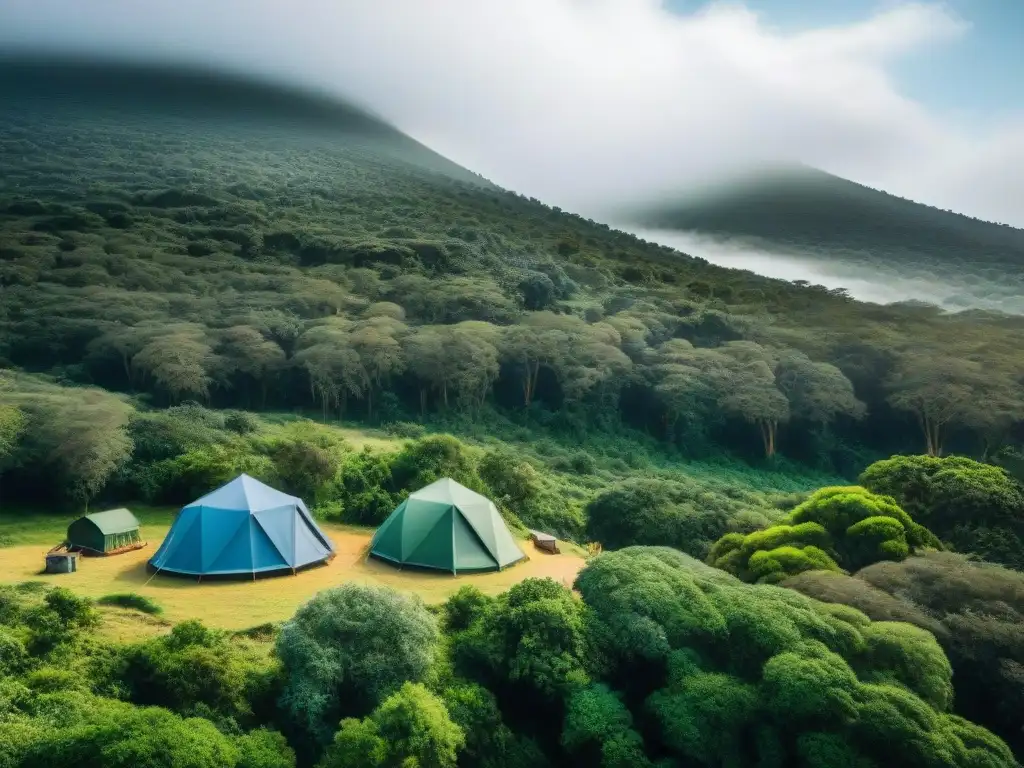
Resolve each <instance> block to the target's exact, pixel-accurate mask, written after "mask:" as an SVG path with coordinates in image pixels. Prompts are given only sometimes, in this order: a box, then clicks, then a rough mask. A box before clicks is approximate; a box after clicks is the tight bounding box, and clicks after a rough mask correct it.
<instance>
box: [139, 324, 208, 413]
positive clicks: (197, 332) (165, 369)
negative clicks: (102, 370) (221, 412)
mask: <svg viewBox="0 0 1024 768" xmlns="http://www.w3.org/2000/svg"><path fill="white" fill-rule="evenodd" d="M132 365H133V368H136V369H138V370H139V371H141V372H142V373H143V375H145V376H148V377H149V378H151V379H152V380H153V382H154V383H155V384H156V385H157V386H158V387H159V388H161V389H163V390H164V391H165V392H166V393H167V395H168V396H169V397H170V400H171V402H172V403H175V402H179V401H181V400H182V399H184V398H188V397H196V398H204V399H205V398H206V397H207V396H208V395H209V389H210V384H211V383H212V381H213V374H214V372H215V368H216V365H217V358H216V356H215V355H214V352H213V346H212V343H211V342H210V340H209V338H208V337H207V335H206V329H205V328H203V327H202V326H199V325H195V324H191V323H184V324H181V325H178V326H175V327H172V328H169V329H167V330H166V331H165V333H164V334H162V335H160V336H157V337H155V338H153V339H151V340H150V341H148V342H147V343H146V345H145V346H144V347H143V348H142V349H141V350H140V351H139V353H138V354H137V355H135V357H134V358H133V362H132Z"/></svg>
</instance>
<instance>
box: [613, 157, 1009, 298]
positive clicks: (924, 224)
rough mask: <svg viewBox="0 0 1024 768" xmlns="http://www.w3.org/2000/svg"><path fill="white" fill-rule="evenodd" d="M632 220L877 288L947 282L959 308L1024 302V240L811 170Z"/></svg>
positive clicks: (730, 188)
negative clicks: (831, 271)
mask: <svg viewBox="0 0 1024 768" xmlns="http://www.w3.org/2000/svg"><path fill="white" fill-rule="evenodd" d="M626 218H627V219H628V220H629V222H630V223H632V224H634V225H637V226H643V227H649V228H654V229H659V230H674V231H687V232H698V233H702V234H706V235H713V236H717V237H726V238H732V239H739V240H743V241H746V242H750V243H757V244H760V245H762V246H763V247H764V248H765V249H766V250H770V251H776V252H778V251H781V252H785V253H791V254H796V255H801V256H805V257H806V256H810V257H812V258H814V259H816V260H820V261H822V262H824V263H828V264H830V265H831V266H833V267H845V268H846V269H847V270H851V269H853V270H857V271H858V272H859V273H860V274H861V275H874V277H875V279H889V278H890V277H893V276H898V277H900V278H910V279H923V280H931V281H940V282H943V283H945V284H946V285H948V286H950V288H951V289H952V290H951V292H950V295H949V296H948V297H946V299H947V300H946V301H944V302H943V303H945V304H947V305H952V306H956V305H957V304H959V305H960V306H963V307H966V306H979V304H978V303H976V302H975V301H973V300H972V299H975V298H976V299H979V300H982V299H986V298H991V297H992V296H993V293H992V292H993V291H994V292H995V294H994V295H995V296H996V297H997V298H998V297H1004V298H1005V299H1007V300H1008V301H1010V302H1012V300H1013V298H1014V297H1018V298H1019V297H1020V296H1021V294H1022V292H1024V291H1022V290H1021V289H1022V288H1024V230H1020V229H1015V228H1013V227H1010V226H1006V225H1002V224H994V223H990V222H985V221H980V220H978V219H973V218H970V217H968V216H963V215H960V214H957V213H953V212H951V211H944V210H941V209H939V208H933V207H930V206H927V205H922V204H920V203H915V202H913V201H911V200H906V199H903V198H900V197H897V196H895V195H890V194H888V193H886V192H881V191H878V190H874V189H870V188H868V187H865V186H862V185H860V184H856V183H854V182H852V181H847V180H846V179H842V178H839V177H837V176H832V175H830V174H828V173H824V172H822V171H819V170H815V169H812V168H807V167H797V168H788V169H783V170H775V171H773V172H770V173H764V174H762V175H758V176H756V177H750V178H748V179H745V180H741V181H736V182H734V183H731V184H727V185H722V186H720V187H717V188H715V189H712V190H707V191H705V192H703V193H702V194H700V195H699V196H698V195H696V194H691V195H689V196H687V197H680V198H677V199H675V200H670V201H664V202H660V203H653V204H649V205H646V206H642V207H639V208H638V209H634V210H631V211H630V212H629V213H628V214H627V216H626ZM957 292H962V293H963V294H965V295H961V296H957V295H956V293H957ZM984 305H985V304H980V306H984ZM1003 308H1007V307H1003ZM1010 309H1011V311H1013V308H1010ZM1019 310H1020V311H1024V305H1022V306H1021V307H1020V308H1019Z"/></svg>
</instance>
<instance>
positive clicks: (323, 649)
mask: <svg viewBox="0 0 1024 768" xmlns="http://www.w3.org/2000/svg"><path fill="white" fill-rule="evenodd" d="M437 640H438V628H437V622H436V621H435V619H434V617H433V616H432V615H431V614H430V613H429V612H428V611H427V609H426V608H425V607H424V606H423V604H422V603H421V602H420V601H419V600H418V599H416V598H413V597H409V596H406V595H403V594H400V593H398V592H395V591H394V590H391V589H387V588H384V587H371V586H363V585H357V584H345V585H343V586H341V587H336V588H333V589H328V590H324V591H323V592H320V593H318V594H317V595H316V597H314V598H313V599H312V600H310V601H309V602H308V603H306V604H305V605H303V606H302V607H301V608H300V609H299V610H298V612H296V614H295V616H294V617H293V618H292V620H291V621H290V622H288V623H287V624H286V625H285V626H284V628H283V629H282V630H281V634H280V635H279V636H278V640H277V654H278V656H279V658H280V659H281V663H282V666H283V669H284V673H285V685H284V691H283V693H282V696H281V706H282V708H283V709H284V711H285V712H286V713H287V715H288V717H289V719H290V720H291V721H292V722H294V723H295V724H297V725H298V726H299V727H300V728H301V729H302V730H303V731H304V732H305V733H306V734H308V735H309V736H311V737H313V738H314V739H316V740H317V741H319V743H321V744H324V745H326V744H328V743H330V741H331V738H332V736H333V733H334V729H335V726H336V724H337V723H338V721H339V719H340V718H341V717H342V716H343V715H356V716H358V715H363V714H366V713H368V712H369V711H370V710H372V709H373V708H374V707H376V706H377V705H379V704H380V703H381V702H383V701H384V699H385V698H387V697H388V696H389V695H390V694H391V693H393V692H394V691H396V690H398V688H399V687H400V686H401V685H402V683H404V682H406V681H410V682H416V681H418V680H421V679H422V678H423V676H424V675H425V674H426V672H427V670H428V668H429V667H430V665H431V663H432V661H433V659H434V654H435V651H436V645H437Z"/></svg>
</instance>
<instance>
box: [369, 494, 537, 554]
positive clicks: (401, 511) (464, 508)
mask: <svg viewBox="0 0 1024 768" xmlns="http://www.w3.org/2000/svg"><path fill="white" fill-rule="evenodd" d="M370 555H371V556H373V557H378V558H380V559H382V560H387V561H389V562H392V563H395V564H398V565H403V566H404V565H408V566H416V567H419V568H432V569H437V570H440V571H450V572H451V573H455V574H457V573H459V572H462V571H500V570H501V569H502V568H505V567H506V566H509V565H512V564H513V563H516V562H518V561H520V560H522V559H523V558H525V557H526V555H525V554H523V551H522V550H521V549H520V548H519V545H518V544H516V540H515V539H514V538H513V537H512V534H511V533H510V532H509V530H508V526H507V525H505V521H504V520H502V519H501V514H500V513H499V512H498V509H497V508H496V507H495V506H494V503H493V502H492V501H491V500H490V499H488V498H486V497H484V496H481V495H480V494H479V493H475V492H474V491H471V490H469V488H466V487H465V486H463V485H459V484H458V483H457V482H455V481H454V480H451V479H448V478H445V479H443V480H438V481H437V482H436V483H431V484H430V485H428V486H427V487H426V488H422V489H421V490H419V491H416V492H415V493H413V494H412V495H410V496H409V498H408V499H406V500H405V501H403V502H402V503H401V504H399V505H398V508H397V509H395V511H394V512H392V513H391V514H390V515H389V516H388V519H387V520H385V521H384V523H383V524H382V525H381V526H380V528H378V529H377V532H376V533H375V534H374V536H373V541H372V542H371V543H370Z"/></svg>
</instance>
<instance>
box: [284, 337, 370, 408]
mask: <svg viewBox="0 0 1024 768" xmlns="http://www.w3.org/2000/svg"><path fill="white" fill-rule="evenodd" d="M350 330H351V324H350V323H349V322H348V321H347V320H345V319H343V318H330V319H328V320H327V321H325V322H323V323H321V324H319V325H315V326H313V327H311V328H309V329H308V330H307V331H306V332H305V333H303V334H302V336H301V337H300V338H299V342H298V344H299V351H298V352H297V353H296V355H295V361H296V363H297V364H298V365H300V366H301V367H302V368H303V369H304V370H305V371H306V374H307V375H308V376H309V385H310V391H311V392H312V394H313V397H314V398H315V399H317V400H319V401H320V407H321V409H322V411H323V417H324V421H327V414H328V411H329V410H330V409H332V408H338V409H341V410H344V405H345V401H346V399H347V397H348V396H349V395H352V396H353V397H357V398H362V397H363V396H364V395H365V394H366V392H367V389H368V388H369V387H370V376H369V374H368V373H367V371H366V368H365V367H364V365H363V360H362V359H361V357H360V355H359V352H358V351H357V350H356V348H355V347H354V346H353V345H352V338H351V334H350Z"/></svg>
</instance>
